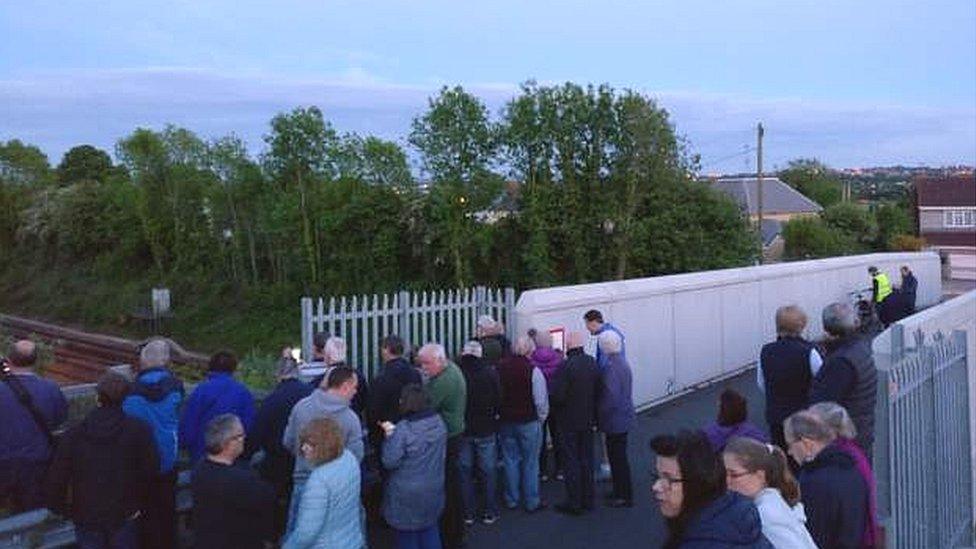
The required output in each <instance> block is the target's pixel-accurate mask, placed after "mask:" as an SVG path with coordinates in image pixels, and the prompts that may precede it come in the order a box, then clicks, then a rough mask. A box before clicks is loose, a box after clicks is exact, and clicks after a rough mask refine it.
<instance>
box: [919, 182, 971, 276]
mask: <svg viewBox="0 0 976 549" xmlns="http://www.w3.org/2000/svg"><path fill="white" fill-rule="evenodd" d="M915 202H916V205H917V208H918V211H917V214H918V215H917V217H916V219H917V220H918V234H919V236H921V237H922V238H924V239H925V241H926V243H927V244H928V245H929V246H931V247H932V248H934V249H937V250H939V251H940V252H945V253H947V254H948V255H949V260H950V263H951V265H952V267H953V276H954V277H956V274H957V272H958V274H960V275H962V276H961V277H962V278H976V177H974V176H973V175H962V176H950V177H941V178H919V179H916V180H915ZM970 271H971V272H970Z"/></svg>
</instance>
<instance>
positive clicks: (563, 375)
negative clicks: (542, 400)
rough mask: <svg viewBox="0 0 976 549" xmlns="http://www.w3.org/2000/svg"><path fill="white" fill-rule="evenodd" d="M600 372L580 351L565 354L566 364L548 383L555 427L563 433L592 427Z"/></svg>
mask: <svg viewBox="0 0 976 549" xmlns="http://www.w3.org/2000/svg"><path fill="white" fill-rule="evenodd" d="M599 384H600V370H599V368H598V367H597V365H596V360H595V359H594V358H593V357H592V356H590V355H588V354H586V353H584V352H583V348H582V347H577V348H575V349H570V350H569V351H567V352H566V362H565V363H563V366H562V368H559V370H557V371H556V375H555V376H554V377H553V379H552V392H550V393H549V401H550V402H551V403H552V409H553V415H554V416H555V418H556V424H557V426H558V427H559V429H561V430H563V431H567V432H568V431H574V432H579V431H589V430H590V428H591V427H593V425H594V424H595V423H596V399H597V389H598V386H599Z"/></svg>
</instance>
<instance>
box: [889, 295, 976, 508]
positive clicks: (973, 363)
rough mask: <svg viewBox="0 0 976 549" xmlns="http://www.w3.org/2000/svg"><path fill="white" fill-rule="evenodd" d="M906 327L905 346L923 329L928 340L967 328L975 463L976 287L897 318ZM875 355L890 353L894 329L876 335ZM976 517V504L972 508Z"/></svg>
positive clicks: (975, 493) (975, 485) (974, 480)
mask: <svg viewBox="0 0 976 549" xmlns="http://www.w3.org/2000/svg"><path fill="white" fill-rule="evenodd" d="M898 324H900V325H901V326H902V328H903V330H904V343H905V347H907V348H913V347H915V335H914V334H915V333H916V332H917V331H918V330H921V331H922V333H923V334H925V340H926V341H931V339H932V336H933V335H935V334H936V333H938V332H941V333H942V334H943V335H944V336H946V337H949V336H950V335H951V334H952V332H953V331H954V330H963V331H965V332H966V367H967V369H968V370H969V435H970V444H969V449H970V454H971V456H972V462H971V463H976V290H973V291H970V292H967V293H965V294H962V295H960V296H958V297H955V298H953V299H950V300H949V301H946V302H945V303H943V304H941V305H939V306H938V307H932V308H931V309H928V310H925V311H922V312H920V313H918V314H914V315H912V316H910V317H908V318H904V319H902V320H900V321H898ZM872 347H873V350H874V354H875V356H878V355H890V354H891V329H890V328H889V329H888V330H885V331H884V332H882V333H881V334H879V335H878V337H876V338H874V344H873V346H872ZM972 487H973V500H974V501H976V468H973V471H972ZM973 520H974V521H976V508H974V509H973Z"/></svg>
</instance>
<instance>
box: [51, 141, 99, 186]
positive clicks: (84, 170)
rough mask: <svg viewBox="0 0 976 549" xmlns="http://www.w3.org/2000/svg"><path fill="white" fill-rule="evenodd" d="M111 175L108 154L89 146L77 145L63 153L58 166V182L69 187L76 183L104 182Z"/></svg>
mask: <svg viewBox="0 0 976 549" xmlns="http://www.w3.org/2000/svg"><path fill="white" fill-rule="evenodd" d="M111 174H112V159H111V158H110V157H109V155H108V153H107V152H105V151H103V150H101V149H97V148H95V147H93V146H91V145H78V146H77V147H72V148H71V149H69V150H68V152H66V153H64V156H63V157H62V158H61V163H60V164H58V181H60V182H61V184H63V185H70V184H71V183H76V182H78V181H97V182H100V181H104V180H105V179H106V178H107V177H108V176H109V175H111Z"/></svg>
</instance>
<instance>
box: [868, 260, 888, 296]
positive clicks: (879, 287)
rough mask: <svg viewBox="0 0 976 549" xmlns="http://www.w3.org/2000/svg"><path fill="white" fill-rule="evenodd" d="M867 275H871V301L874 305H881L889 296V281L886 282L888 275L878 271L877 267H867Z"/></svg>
mask: <svg viewBox="0 0 976 549" xmlns="http://www.w3.org/2000/svg"><path fill="white" fill-rule="evenodd" d="M868 273H870V274H871V290H872V293H871V295H872V297H873V301H874V302H875V303H882V302H883V301H884V300H885V299H887V298H888V296H889V295H891V281H890V280H888V275H886V274H884V273H882V272H881V271H879V270H878V268H877V267H868Z"/></svg>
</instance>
